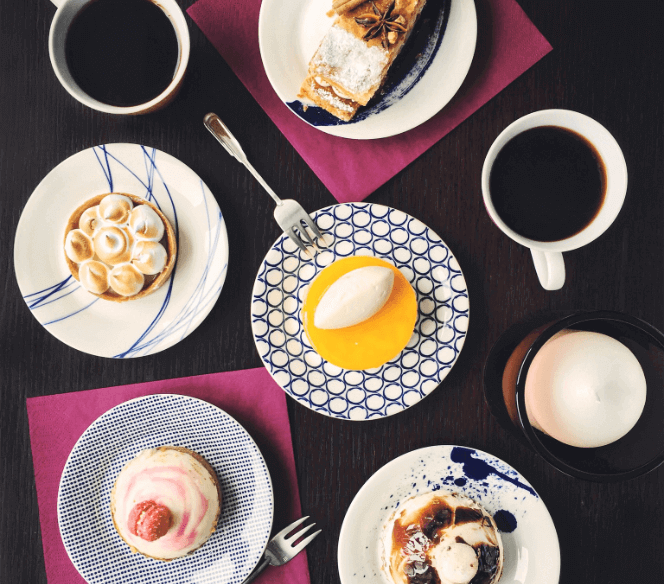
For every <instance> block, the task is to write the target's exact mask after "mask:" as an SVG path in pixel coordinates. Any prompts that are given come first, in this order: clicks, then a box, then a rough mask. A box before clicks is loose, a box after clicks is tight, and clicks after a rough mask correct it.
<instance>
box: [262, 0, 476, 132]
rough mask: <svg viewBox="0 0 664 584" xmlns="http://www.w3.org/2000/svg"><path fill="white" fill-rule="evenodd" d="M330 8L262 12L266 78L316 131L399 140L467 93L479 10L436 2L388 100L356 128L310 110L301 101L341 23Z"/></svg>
mask: <svg viewBox="0 0 664 584" xmlns="http://www.w3.org/2000/svg"><path fill="white" fill-rule="evenodd" d="M367 6H369V8H370V5H369V4H367ZM330 8H331V6H330V1H329V0H263V3H262V5H261V11H260V18H259V22H258V41H259V46H260V52H261V58H262V60H263V66H264V68H265V72H266V74H267V77H268V79H269V80H270V83H271V84H272V87H273V88H274V90H275V92H276V93H277V95H278V96H279V98H280V99H281V101H283V102H284V103H285V104H286V105H287V107H288V108H290V110H291V111H292V112H293V113H295V115H297V116H298V117H299V118H300V119H302V120H304V121H305V122H307V123H308V124H310V125H312V126H314V127H316V128H318V129H319V130H321V131H323V132H326V133H328V134H332V135H334V136H341V137H343V138H355V139H372V138H385V137H387V136H394V135H395V134H400V133H402V132H405V131H407V130H410V129H412V128H414V127H415V126H418V125H420V124H422V123H423V122H425V121H426V120H428V119H429V118H431V117H432V116H434V115H435V114H436V113H438V112H439V111H440V110H441V109H442V108H443V107H444V106H445V105H446V104H447V103H448V102H449V101H450V100H451V99H452V97H454V95H455V94H456V92H457V91H458V90H459V87H461V84H462V83H463V80H464V79H465V78H466V75H467V73H468V70H469V69H470V64H471V62H472V60H473V55H474V54H475V44H476V41H477V14H476V11H475V3H474V2H473V0H440V1H433V0H430V1H429V3H428V4H427V5H426V6H425V7H424V10H423V13H422V15H421V17H420V19H419V21H418V23H417V24H416V26H415V29H414V30H413V33H412V35H411V38H410V39H409V41H408V44H407V45H405V46H404V49H403V51H402V54H401V55H399V58H398V60H397V61H395V63H394V65H393V66H392V68H391V69H390V72H389V75H388V80H387V82H386V84H385V85H384V87H383V88H382V89H381V95H380V96H379V97H374V99H373V100H372V101H371V102H370V103H369V104H368V105H367V106H365V107H363V108H360V110H359V111H358V113H357V114H356V116H355V117H354V118H353V119H352V120H351V121H350V122H344V121H341V120H339V119H337V118H336V117H334V116H333V115H332V114H328V113H327V112H326V111H324V110H323V109H321V108H318V107H307V108H305V107H303V104H302V103H301V102H300V101H299V99H298V97H297V94H298V92H299V90H300V86H301V85H302V82H303V81H304V78H305V77H306V74H307V69H308V67H309V61H310V60H311V57H313V55H314V53H315V52H316V50H317V49H318V45H319V44H320V41H321V39H322V38H323V37H324V36H325V34H326V32H327V31H328V29H329V28H330V26H331V25H332V23H333V22H334V19H335V18H336V14H334V13H333V15H332V16H327V13H328V12H329V11H330Z"/></svg>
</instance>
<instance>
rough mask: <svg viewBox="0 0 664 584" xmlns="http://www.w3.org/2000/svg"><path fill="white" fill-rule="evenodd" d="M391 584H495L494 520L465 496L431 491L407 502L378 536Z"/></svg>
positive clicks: (498, 546)
mask: <svg viewBox="0 0 664 584" xmlns="http://www.w3.org/2000/svg"><path fill="white" fill-rule="evenodd" d="M381 562H382V568H383V574H384V576H385V577H386V579H387V581H388V582H389V583H390V584H494V583H495V582H498V580H500V576H501V575H502V572H503V544H502V541H501V539H500V534H499V533H498V527H497V526H496V522H495V521H494V520H493V517H492V516H491V515H490V514H489V513H488V512H487V511H486V510H485V509H484V508H483V507H482V506H481V505H480V504H479V503H477V502H475V501H473V500H472V499H470V498H469V497H466V496H464V495H460V494H458V493H451V492H448V491H442V490H439V491H434V492H430V493H424V494H422V495H416V496H414V497H411V498H410V499H407V500H406V501H404V502H403V503H402V504H400V505H399V507H398V508H397V509H396V510H395V511H394V512H393V513H392V515H391V516H390V517H389V519H388V520H387V522H386V524H385V525H384V526H383V531H382V534H381Z"/></svg>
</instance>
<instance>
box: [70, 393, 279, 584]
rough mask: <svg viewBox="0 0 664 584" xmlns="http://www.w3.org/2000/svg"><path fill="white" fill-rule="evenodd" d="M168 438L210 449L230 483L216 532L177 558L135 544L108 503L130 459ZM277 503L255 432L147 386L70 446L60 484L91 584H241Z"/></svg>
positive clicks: (73, 548) (78, 560) (76, 551)
mask: <svg viewBox="0 0 664 584" xmlns="http://www.w3.org/2000/svg"><path fill="white" fill-rule="evenodd" d="M166 445H172V446H182V447H185V448H189V449H190V450H193V451H194V452H197V453H198V454H200V455H201V456H202V457H203V458H205V459H206V460H207V461H208V462H209V463H210V465H211V466H212V468H213V469H214V471H215V472H216V474H217V477H218V478H219V482H220V484H221V491H222V509H221V516H220V518H219V523H218V524H217V529H216V530H215V531H214V533H213V534H212V535H211V536H210V539H209V540H208V541H207V542H206V543H205V544H204V545H203V546H202V547H201V548H200V549H198V550H197V551H195V552H194V553H193V554H191V555H189V556H186V557H184V558H178V559H176V560H173V561H171V562H161V561H159V560H153V559H151V558H147V557H145V556H142V555H141V554H136V553H132V551H131V549H130V548H129V546H128V545H127V544H126V543H125V542H124V541H123V540H122V538H121V537H120V536H119V535H118V533H117V532H116V530H115V527H114V526H113V520H112V518H111V507H110V505H111V489H112V488H113V485H114V483H115V480H116V478H117V476H118V474H119V473H120V471H121V470H122V468H123V467H124V465H125V464H126V463H127V462H129V461H130V460H132V459H133V458H134V457H135V456H136V455H137V454H138V453H139V452H141V451H142V450H144V449H146V448H156V447H158V446H166ZM273 511H274V498H273V490H272V481H271V479H270V474H269V472H268V469H267V466H266V465H265V460H264V459H263V456H262V455H261V453H260V450H259V449H258V446H256V443H255V442H254V441H253V439H252V438H251V436H249V434H248V433H247V432H246V430H245V429H244V428H243V427H242V426H240V424H238V423H237V422H236V421H235V420H234V419H233V418H231V417H230V416H229V415H228V414H227V413H225V412H224V411H222V410H220V409H219V408H217V407H215V406H213V405H212V404H209V403H207V402H204V401H201V400H199V399H195V398H192V397H187V396H182V395H170V394H157V395H148V396H145V397H140V398H136V399H133V400H130V401H127V402H125V403H122V404H120V405H118V406H116V407H114V408H112V409H111V410H109V411H108V412H106V413H105V414H102V415H101V416H100V417H99V418H98V419H97V420H96V421H95V422H93V423H92V424H91V425H90V427H89V428H88V429H87V430H86V431H85V432H84V433H83V435H82V436H81V438H79V440H78V442H77V443H76V445H75V446H74V448H73V450H72V451H71V454H70V455H69V458H68V459H67V463H66V464H65V468H64V470H63V472H62V478H61V479H60V491H59V493H58V524H59V527H60V534H61V536H62V541H63V543H64V546H65V549H66V550H67V553H68V554H69V557H70V558H71V560H72V562H73V564H74V566H75V567H76V569H77V570H78V571H79V573H80V574H81V576H83V578H85V580H86V581H87V582H88V583H89V584H117V583H119V582H122V583H124V582H126V583H131V584H156V583H159V584H189V583H190V584H203V583H214V584H240V583H241V582H244V580H245V578H246V577H247V576H248V575H249V574H250V573H251V571H252V570H253V569H254V567H255V566H256V564H257V563H258V561H259V560H260V558H261V556H262V555H263V552H264V551H265V547H266V546H267V542H268V539H269V536H270V531H271V529H272V518H273Z"/></svg>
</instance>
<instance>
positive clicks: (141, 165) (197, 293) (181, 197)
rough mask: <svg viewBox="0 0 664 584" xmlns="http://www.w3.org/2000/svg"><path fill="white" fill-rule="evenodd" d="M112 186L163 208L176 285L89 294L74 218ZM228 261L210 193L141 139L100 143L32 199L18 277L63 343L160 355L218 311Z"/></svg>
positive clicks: (24, 217) (19, 241)
mask: <svg viewBox="0 0 664 584" xmlns="http://www.w3.org/2000/svg"><path fill="white" fill-rule="evenodd" d="M110 192H123V193H130V194H133V195H136V196H138V197H143V198H144V199H147V200H149V201H150V202H152V203H154V204H155V205H157V207H159V208H160V209H161V211H162V212H163V213H164V214H165V215H166V217H167V218H168V220H169V221H170V223H171V225H172V226H173V229H174V230H175V233H176V237H177V240H178V257H177V260H176V263H175V269H174V270H173V272H172V275H171V277H170V279H169V280H168V282H166V284H164V285H163V286H162V287H161V288H160V289H159V290H157V291H155V292H153V293H152V294H150V295H149V296H146V297H145V298H140V299H138V300H135V301H130V302H122V303H118V302H110V301H107V300H102V299H100V298H98V297H97V296H94V295H93V294H90V293H89V292H87V291H86V290H85V289H84V288H83V287H82V286H81V285H80V284H79V283H78V281H77V280H76V279H74V277H73V276H72V275H71V273H70V271H69V268H68V267H67V264H66V261H65V255H64V248H63V243H64V230H65V227H66V225H67V221H68V220H69V216H70V215H71V213H72V212H73V211H74V210H75V209H76V208H77V207H78V206H79V205H81V204H82V203H83V202H85V201H86V200H88V199H90V198H91V197H94V196H95V195H100V194H103V193H110ZM227 265H228V238H227V235H226V224H225V223H224V218H223V217H222V214H221V211H220V209H219V205H218V204H217V202H216V200H215V198H214V196H213V195H212V193H211V192H210V190H209V189H208V188H207V187H206V186H205V184H203V181H202V180H201V179H200V178H199V177H198V176H197V175H196V174H195V173H194V172H193V171H192V170H191V169H190V168H189V167H187V166H186V165H184V164H183V163H182V162H180V161H179V160H177V159H176V158H174V157H172V156H170V155H168V154H166V153H164V152H161V151H159V150H157V149H155V148H148V147H147V146H141V145H140V144H105V145H102V146H95V147H94V148H89V149H87V150H83V151H81V152H79V153H78V154H75V155H73V156H71V157H70V158H68V159H67V160H65V161H63V162H61V163H60V164H59V165H58V166H56V167H55V168H54V169H53V170H52V171H51V172H50V173H48V175H46V177H45V178H44V179H43V180H42V181H41V183H39V185H38V186H37V188H36V189H35V190H34V192H33V193H32V195H31V196H30V199H29V200H28V202H27V204H26V205H25V209H24V210H23V213H22V214H21V219H20V220H19V223H18V228H17V230H16V240H15V244H14V266H15V270H16V279H17V280H18V285H19V288H20V289H21V295H22V296H23V299H24V300H25V302H26V304H27V305H28V308H29V309H30V310H31V312H32V314H33V315H34V317H35V318H36V319H37V320H38V321H39V322H40V323H41V324H42V325H43V326H44V328H46V330H47V331H48V332H50V333H51V334H52V335H54V336H55V337H56V338H58V339H60V340H61V341H62V342H64V343H66V344H67V345H69V346H71V347H74V348H75V349H78V350H79V351H83V352H85V353H90V354H92V355H98V356H100V357H116V358H126V357H140V356H144V355H151V354H153V353H157V352H159V351H163V350H164V349H166V348H168V347H171V346H173V345H174V344H175V343H177V342H179V341H181V340H182V339H183V338H184V337H186V336H187V335H189V334H190V333H191V332H192V331H193V330H194V329H195V328H196V327H197V326H198V325H199V324H200V323H201V322H203V319H205V317H206V316H207V315H208V313H209V312H210V310H212V307H213V306H214V303H215V302H216V301H217V298H218V297H219V294H220V293H221V288H222V286H223V284H224V280H225V278H226V268H227Z"/></svg>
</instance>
